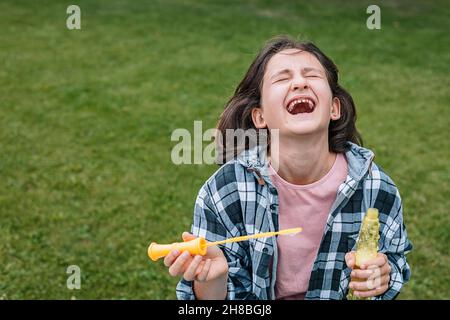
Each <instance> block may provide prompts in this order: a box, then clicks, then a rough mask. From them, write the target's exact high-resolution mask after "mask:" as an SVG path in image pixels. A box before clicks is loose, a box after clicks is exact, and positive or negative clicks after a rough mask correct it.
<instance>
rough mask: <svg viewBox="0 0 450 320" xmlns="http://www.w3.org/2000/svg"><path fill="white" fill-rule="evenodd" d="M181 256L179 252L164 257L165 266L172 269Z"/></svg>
mask: <svg viewBox="0 0 450 320" xmlns="http://www.w3.org/2000/svg"><path fill="white" fill-rule="evenodd" d="M179 254H180V251H179V250H172V251H170V252H169V254H168V255H167V256H165V257H164V265H165V266H166V267H170V266H171V265H172V263H173V262H174V261H175V259H176V258H177V257H178V256H179Z"/></svg>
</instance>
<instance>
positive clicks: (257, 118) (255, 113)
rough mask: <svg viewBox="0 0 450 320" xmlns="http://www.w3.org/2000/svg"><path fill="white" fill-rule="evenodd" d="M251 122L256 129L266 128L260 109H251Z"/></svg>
mask: <svg viewBox="0 0 450 320" xmlns="http://www.w3.org/2000/svg"><path fill="white" fill-rule="evenodd" d="M252 120H253V124H254V125H255V127H256V128H257V129H264V128H267V123H266V121H265V120H264V113H263V110H262V108H260V107H255V108H253V109H252Z"/></svg>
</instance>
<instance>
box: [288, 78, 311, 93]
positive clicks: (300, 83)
mask: <svg viewBox="0 0 450 320" xmlns="http://www.w3.org/2000/svg"><path fill="white" fill-rule="evenodd" d="M291 89H292V91H296V90H300V91H301V90H304V89H308V82H307V80H306V78H305V77H302V76H301V75H297V76H295V77H294V79H293V80H292V83H291Z"/></svg>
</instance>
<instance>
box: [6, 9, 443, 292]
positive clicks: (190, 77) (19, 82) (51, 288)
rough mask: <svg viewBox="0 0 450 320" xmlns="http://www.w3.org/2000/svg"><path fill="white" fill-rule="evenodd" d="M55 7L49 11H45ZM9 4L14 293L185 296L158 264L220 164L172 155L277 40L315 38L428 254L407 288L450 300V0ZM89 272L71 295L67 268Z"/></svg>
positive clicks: (9, 212) (418, 254)
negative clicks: (181, 161) (373, 9)
mask: <svg viewBox="0 0 450 320" xmlns="http://www.w3.org/2000/svg"><path fill="white" fill-rule="evenodd" d="M38 3H39V4H38ZM72 3H73V2H64V1H62V2H61V1H31V0H14V1H12V0H4V1H1V2H0V63H1V64H0V148H1V149H0V151H1V152H0V299H44V298H48V299H70V298H72V297H75V298H77V299H95V298H101V299H112V298H114V299H174V298H175V285H176V283H177V279H174V278H171V277H170V276H169V275H168V272H167V271H166V268H165V267H164V266H163V264H162V262H161V261H160V262H158V263H152V262H150V261H149V259H148V257H147V246H148V245H149V243H150V242H151V241H158V242H161V243H165V242H172V241H175V240H178V239H180V236H181V233H182V231H184V230H188V229H189V228H190V224H191V220H192V212H193V205H194V200H195V197H196V194H197V192H198V190H199V188H200V186H201V185H202V184H203V182H204V181H205V180H206V179H207V178H208V177H209V176H210V175H211V173H212V172H213V171H215V170H216V169H217V166H215V165H181V166H177V165H174V164H173V163H172V162H171V157H170V155H171V149H172V148H173V146H174V145H175V144H176V142H172V141H171V140H170V136H171V133H172V131H173V130H174V129H176V128H187V129H188V130H190V131H193V124H194V120H202V121H203V130H206V129H207V128H213V127H214V126H215V124H216V121H217V119H218V116H219V114H220V112H221V111H222V110H223V107H224V104H225V102H226V101H227V99H228V98H229V97H230V95H231V94H232V92H233V91H234V88H235V87H236V86H237V84H238V82H239V81H240V80H241V78H242V76H243V74H244V72H245V71H246V69H247V67H248V66H249V64H250V62H251V61H252V59H253V58H254V56H255V54H256V53H257V51H258V50H259V48H260V47H261V46H262V44H263V43H264V42H265V41H266V40H267V39H269V38H270V37H272V36H274V35H277V34H290V35H293V36H299V37H301V38H303V39H308V40H313V41H314V42H315V43H316V44H317V45H318V46H319V47H320V48H321V49H322V50H324V52H325V53H327V54H328V55H329V56H330V57H331V58H332V59H333V60H334V61H335V62H336V63H337V65H338V66H339V68H340V73H341V82H342V84H343V85H344V87H346V88H347V89H348V90H349V92H350V93H351V94H352V95H353V98H354V99H355V102H356V105H357V109H358V122H357V126H358V128H359V130H360V131H361V133H362V135H363V138H364V142H365V146H367V147H369V148H371V149H372V150H374V152H375V154H376V160H377V162H378V164H380V165H381V166H382V167H383V168H384V169H385V170H386V171H387V172H388V174H389V175H390V176H391V177H392V178H393V179H394V181H395V182H396V184H397V185H398V187H399V190H400V192H401V195H402V198H403V201H404V217H405V223H406V226H407V230H408V234H409V237H410V239H411V241H412V242H413V245H414V251H413V252H412V253H411V254H410V255H409V256H408V258H409V263H410V265H411V268H412V279H411V281H410V282H409V283H408V284H407V285H406V286H405V287H404V290H403V291H402V294H401V295H400V296H399V298H401V299H433V298H437V299H450V273H449V268H448V266H449V265H450V259H449V254H448V244H449V243H450V239H449V230H450V225H449V221H450V220H449V209H448V206H449V205H450V202H449V200H448V197H449V195H450V188H449V182H450V172H449V158H450V157H449V156H450V146H449V127H450V121H449V120H450V117H449V111H448V108H449V102H450V96H449V91H448V88H449V87H450V81H449V74H450V67H449V65H450V50H449V49H450V44H449V42H448V30H450V22H449V19H448V17H449V16H450V6H449V4H448V1H378V2H377V3H378V4H379V6H380V7H381V27H382V28H381V30H373V31H371V30H368V29H367V28H366V19H367V17H368V14H366V8H367V7H368V5H370V4H372V3H373V1H365V0H363V1H343V2H339V3H338V2H337V1H336V2H335V1H322V0H321V1H295V2H294V1H292V2H291V3H289V2H287V1H255V0H253V1H246V2H243V1H229V0H227V1H226V0H221V1H203V0H202V1H196V0H189V1H186V0H178V1H174V0H155V1H119V0H102V1H87V0H79V1H76V3H77V4H78V5H79V6H80V7H81V28H82V29H81V30H73V31H70V30H68V29H67V28H66V18H67V16H68V15H67V14H66V8H67V6H68V5H69V4H72ZM69 265H78V266H79V267H80V268H81V274H82V280H81V281H82V282H81V290H68V289H67V287H66V280H67V277H68V275H67V274H66V268H67V267H68V266H69Z"/></svg>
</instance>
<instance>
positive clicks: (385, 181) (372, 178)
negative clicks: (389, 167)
mask: <svg viewBox="0 0 450 320" xmlns="http://www.w3.org/2000/svg"><path fill="white" fill-rule="evenodd" d="M367 178H368V180H369V181H368V182H370V183H372V185H373V187H374V188H376V189H378V190H380V191H384V192H388V193H389V194H392V195H395V196H400V195H399V191H398V188H397V185H396V184H395V182H394V181H393V180H392V178H391V177H390V176H389V175H388V174H387V172H386V171H385V170H384V169H383V168H382V167H381V166H380V165H379V164H377V163H375V162H373V163H372V165H371V168H370V171H369V175H368V177H367ZM366 183H367V181H366Z"/></svg>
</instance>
